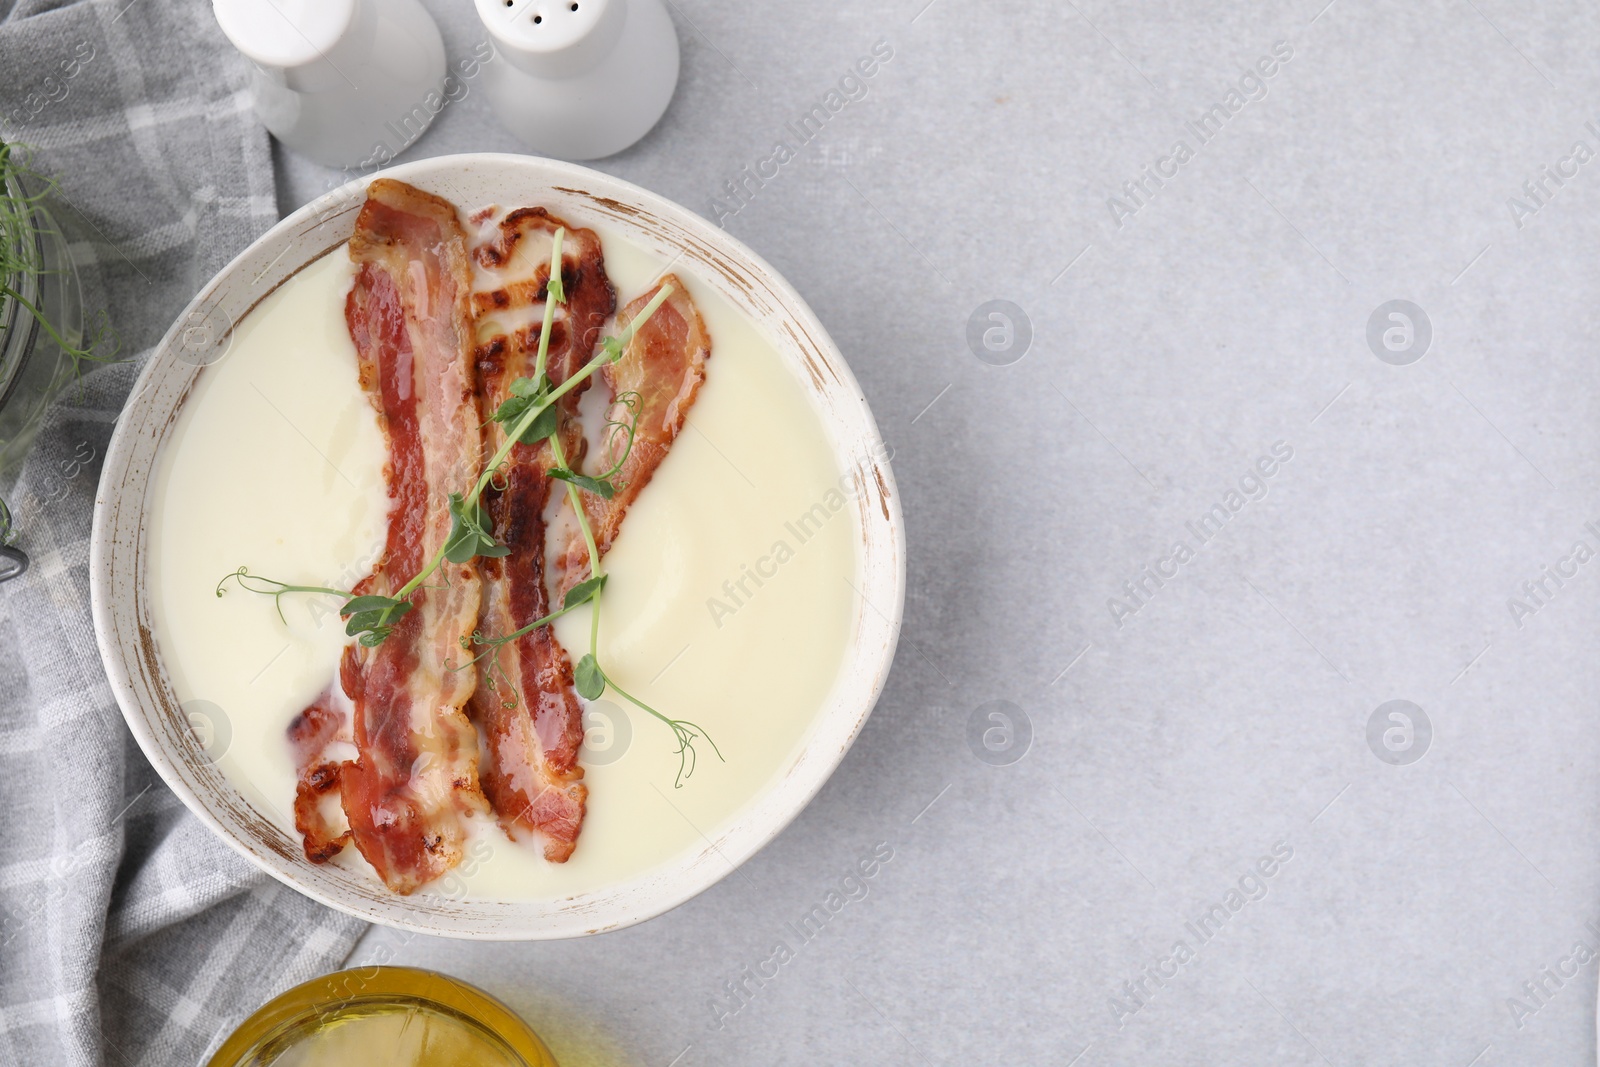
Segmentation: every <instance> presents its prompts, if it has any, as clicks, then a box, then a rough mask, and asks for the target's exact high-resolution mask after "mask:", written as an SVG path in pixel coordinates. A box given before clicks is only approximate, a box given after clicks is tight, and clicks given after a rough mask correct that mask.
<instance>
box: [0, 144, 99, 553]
mask: <svg viewBox="0 0 1600 1067" xmlns="http://www.w3.org/2000/svg"><path fill="white" fill-rule="evenodd" d="M54 189H55V182H54V181H52V180H50V179H48V178H45V177H42V176H41V175H39V174H38V173H37V172H35V171H34V170H33V169H32V168H31V166H30V165H29V152H28V150H27V149H26V148H24V147H23V146H21V145H14V144H7V143H5V142H3V141H0V486H4V485H6V484H7V482H8V481H9V476H11V475H12V474H14V473H15V470H16V468H17V467H18V466H19V465H20V464H21V461H22V458H23V456H24V455H25V454H26V452H27V450H28V447H29V445H31V444H32V442H33V438H34V435H35V434H36V433H37V432H38V429H39V423H40V421H41V419H42V417H43V415H44V411H45V408H46V407H47V406H48V405H49V403H50V401H51V400H52V399H53V398H54V397H55V395H56V394H57V393H59V392H60V391H61V389H62V388H63V387H64V386H65V385H67V384H69V383H71V382H74V381H77V380H78V379H79V377H80V376H81V375H82V373H83V371H84V365H85V364H86V363H105V362H110V361H111V360H113V359H114V357H115V356H116V352H117V348H118V342H117V338H116V335H115V333H114V332H113V331H112V329H111V326H110V322H109V319H108V317H107V316H106V314H105V312H104V311H102V312H100V313H99V314H98V315H97V316H95V318H94V321H93V322H92V323H89V324H86V323H85V321H84V315H83V298H82V296H81V294H80V292H79V289H78V277H77V273H76V272H75V271H74V269H73V266H72V260H71V258H70V257H69V255H68V252H67V242H66V239H65V238H64V237H63V235H62V233H61V230H60V228H59V227H58V226H57V224H56V221H55V219H54V218H53V217H52V216H51V214H50V212H49V211H48V209H47V208H46V206H45V199H46V197H48V196H49V195H50V193H51V192H52V191H53V190H54ZM16 534H17V529H16V523H15V521H14V515H13V512H12V509H11V508H10V507H9V506H8V505H7V503H6V501H5V499H4V497H3V495H0V581H4V580H5V579H6V578H10V577H15V576H16V575H18V574H20V573H22V570H23V569H24V568H26V566H27V557H26V556H25V555H23V554H22V552H21V550H20V549H17V548H15V547H14V546H13V545H12V543H11V542H12V541H13V540H14V539H15V537H16Z"/></svg>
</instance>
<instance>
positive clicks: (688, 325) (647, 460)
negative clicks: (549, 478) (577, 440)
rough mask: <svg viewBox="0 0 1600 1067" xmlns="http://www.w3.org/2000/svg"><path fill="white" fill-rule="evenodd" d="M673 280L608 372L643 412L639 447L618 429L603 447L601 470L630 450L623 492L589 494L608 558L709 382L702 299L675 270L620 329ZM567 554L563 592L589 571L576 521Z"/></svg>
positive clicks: (625, 313) (624, 317)
mask: <svg viewBox="0 0 1600 1067" xmlns="http://www.w3.org/2000/svg"><path fill="white" fill-rule="evenodd" d="M665 285H670V286H672V294H671V295H670V296H668V297H667V299H666V300H665V301H664V302H663V303H662V305H661V306H660V307H659V308H657V309H656V312H655V314H654V315H652V316H650V319H649V321H647V322H646V323H645V324H644V326H643V327H641V328H640V329H639V331H638V332H637V333H636V334H634V336H633V339H632V340H631V341H630V342H629V343H628V347H627V348H626V349H625V350H624V351H623V355H622V359H620V360H618V361H617V362H616V363H612V364H608V365H607V366H606V367H605V368H604V369H603V370H602V371H601V372H600V373H601V376H602V377H603V378H604V379H605V384H606V387H607V388H608V389H610V391H611V396H612V401H613V404H617V403H619V402H625V403H627V404H628V406H629V407H631V408H632V411H631V413H630V414H629V415H628V416H627V417H629V418H637V420H638V421H637V423H636V425H635V428H634V434H633V443H632V447H631V448H629V445H628V439H627V435H626V434H625V433H611V434H609V435H608V436H607V438H606V440H605V442H604V443H603V444H602V446H601V448H600V449H599V452H600V455H599V457H598V459H597V462H596V463H594V464H591V465H590V466H591V467H592V468H593V471H594V472H595V473H603V472H605V471H608V470H610V469H611V468H612V467H614V466H615V465H616V463H617V459H618V457H619V455H620V453H621V452H622V450H623V449H628V451H627V456H626V459H624V460H623V462H622V469H621V470H619V471H618V472H617V473H616V475H614V476H613V477H612V484H613V485H614V486H615V487H616V492H615V493H614V494H613V495H612V497H611V499H610V500H607V499H605V498H604V497H602V496H599V495H598V494H595V493H582V494H580V496H581V497H582V499H583V504H584V511H585V513H586V514H587V515H588V517H589V525H590V528H591V529H592V530H593V531H594V540H595V547H596V548H598V549H599V550H600V554H601V555H602V556H604V555H605V554H606V552H607V551H608V550H609V549H610V548H611V543H612V542H613V541H614V540H616V537H617V532H618V531H619V530H620V529H621V528H622V519H623V516H625V515H626V514H627V513H628V507H629V505H631V504H632V503H633V502H634V501H635V500H636V499H638V496H639V493H640V492H642V491H643V490H644V487H645V486H646V485H648V484H649V483H650V478H651V476H652V475H654V474H655V472H656V468H657V467H659V466H660V465H661V461H662V460H663V459H665V458H666V456H667V450H668V449H670V448H671V447H672V442H673V441H675V440H676V439H677V437H678V434H679V433H680V432H682V430H683V424H684V419H685V418H686V417H687V415H688V413H689V407H690V405H692V404H693V403H694V399H695V396H696V395H697V394H698V393H699V391H700V383H702V382H704V381H705V380H706V360H707V359H709V358H710V356H711V338H710V336H709V335H708V334H707V333H706V327H705V323H704V322H703V321H701V319H700V311H699V309H698V308H696V307H695V305H694V300H693V299H692V298H691V297H690V296H689V292H688V290H687V289H685V288H684V285H683V282H682V281H680V280H679V279H678V277H677V276H676V275H672V274H668V275H667V276H666V277H664V278H662V279H661V280H660V281H659V282H658V283H656V285H655V287H654V288H652V289H650V291H648V292H646V293H644V294H643V295H641V296H639V297H638V298H637V299H635V300H633V301H632V302H631V303H629V304H628V306H627V307H625V308H623V309H622V311H621V312H620V313H619V314H618V315H617V328H618V331H619V335H620V331H621V330H624V329H626V328H627V326H628V323H629V322H630V321H632V319H633V318H634V317H635V316H636V315H638V314H639V312H640V311H641V310H642V309H643V308H644V306H645V305H646V304H648V303H649V302H650V300H651V299H652V298H653V297H654V296H655V295H656V293H657V292H658V291H659V290H660V289H661V287H662V286H665ZM567 526H568V529H569V530H570V531H571V532H570V534H569V535H568V538H567V543H566V546H565V549H564V551H563V552H562V554H561V558H560V562H559V568H558V578H559V582H560V589H561V593H562V595H563V596H564V595H565V594H566V591H567V590H568V589H571V588H572V587H573V586H574V585H577V584H578V583H579V582H581V581H583V579H585V578H587V577H588V576H589V550H588V546H587V545H586V544H585V543H584V540H583V534H582V532H581V531H580V530H579V529H578V525H577V523H576V522H573V523H569V524H567Z"/></svg>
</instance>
